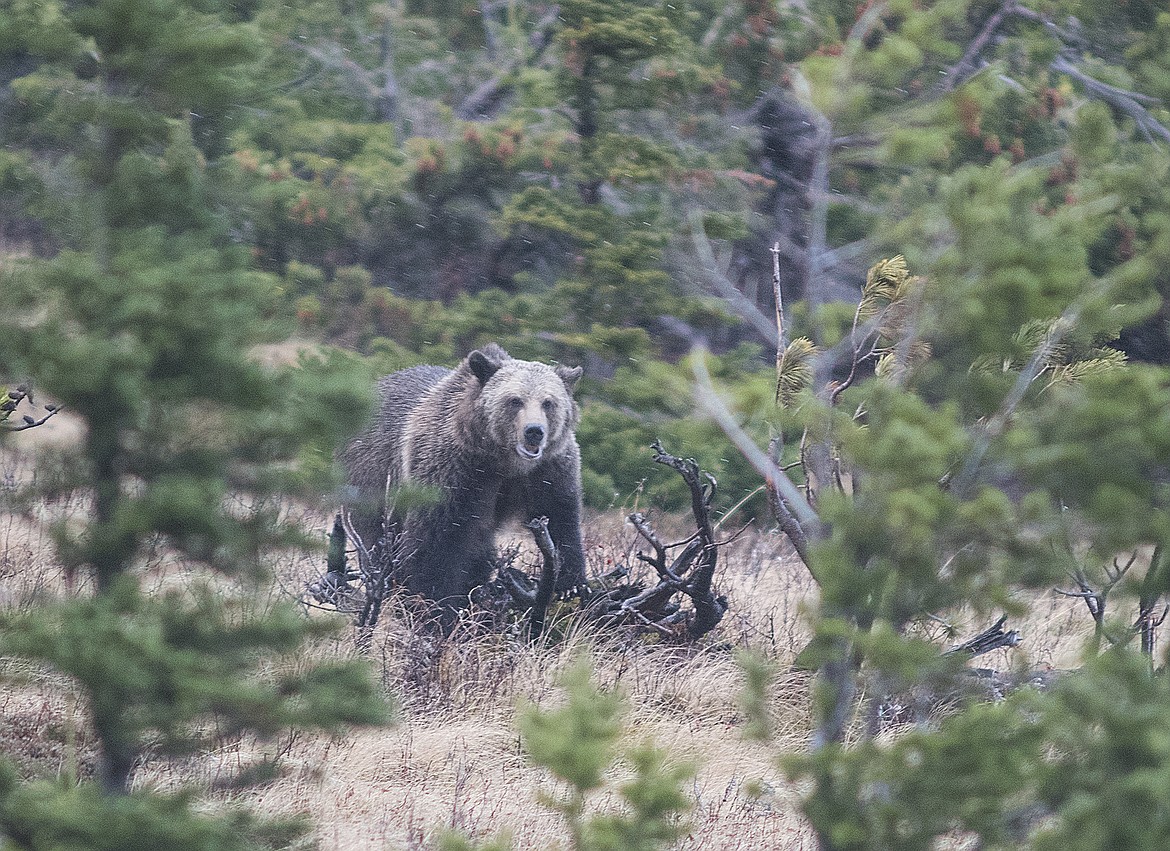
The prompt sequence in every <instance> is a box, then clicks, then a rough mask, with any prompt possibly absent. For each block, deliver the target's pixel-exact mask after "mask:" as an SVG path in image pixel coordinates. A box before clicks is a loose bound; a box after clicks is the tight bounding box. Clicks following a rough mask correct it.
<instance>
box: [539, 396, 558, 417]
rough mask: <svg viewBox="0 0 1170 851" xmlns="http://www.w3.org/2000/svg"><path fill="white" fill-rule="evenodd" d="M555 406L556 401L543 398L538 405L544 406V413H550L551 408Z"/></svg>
mask: <svg viewBox="0 0 1170 851" xmlns="http://www.w3.org/2000/svg"><path fill="white" fill-rule="evenodd" d="M556 406H557V403H556V402H554V401H553V400H552V399H545V400H544V401H543V402H542V403H541V405H540V407H542V408H544V412H545V413H546V414H551V413H552V412H553V408H555V407H556Z"/></svg>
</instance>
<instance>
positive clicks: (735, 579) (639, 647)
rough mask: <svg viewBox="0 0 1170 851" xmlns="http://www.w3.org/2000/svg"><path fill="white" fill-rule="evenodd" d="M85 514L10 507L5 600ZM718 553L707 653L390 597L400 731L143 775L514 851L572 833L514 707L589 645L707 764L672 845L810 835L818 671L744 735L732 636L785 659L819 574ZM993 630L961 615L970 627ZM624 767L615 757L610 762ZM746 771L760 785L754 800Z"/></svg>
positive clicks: (654, 728) (75, 731)
mask: <svg viewBox="0 0 1170 851" xmlns="http://www.w3.org/2000/svg"><path fill="white" fill-rule="evenodd" d="M66 425H67V424H66ZM51 438H52V436H51V435H48V436H47V437H45V438H42V439H43V440H51ZM30 470H31V467H30V465H29V464H28V461H27V459H26V458H24V457H22V456H20V455H18V454H16V453H15V452H14V451H13V450H12V449H11V448H8V449H4V450H0V483H3V482H5V481H7V482H8V487H9V488H11V486H12V484H13V483H15V482H17V481H27V480H28V479H29V477H30V475H31V473H30ZM84 510H85V505H84V502H83V501H82V500H80V499H68V500H63V501H59V502H57V503H54V504H51V505H50V504H40V505H35V506H33V507H32V509H31V511H30V512H29V513H28V514H27V515H18V514H16V513H13V512H8V513H0V609H4V610H11V609H13V608H19V607H23V606H28V605H30V604H32V603H33V602H34V601H36V600H38V599H46V598H50V597H53V596H57V595H60V594H67V593H81V592H84V589H78V588H71V587H68V585H67V583H66V582H65V581H64V578H63V575H62V571H61V569H60V567H59V565H57V564H56V562H55V561H54V559H53V556H52V548H51V539H50V536H49V533H48V527H49V524H50V523H51V522H53V521H58V520H62V519H64V520H68V519H69V518H70V517H71V516H79V515H80V513H83V512H84ZM301 520H302V522H304V523H305V524H307V526H309V527H310V528H316V529H321V530H324V529H325V528H326V526H327V524H326V522H325V518H323V517H319V516H316V515H314V514H313V513H312V512H308V511H303V512H302V515H301ZM586 543H587V549H588V553H589V558H590V562H591V564H590V569H591V570H594V571H603V570H606V569H608V568H609V567H612V565H613V564H615V563H627V562H629V561H630V557H631V554H632V550H633V549H634V548H635V547H636V542H635V536H634V533H633V530H632V529H630V528H629V527H628V526H624V525H623V523H622V520H621V518H620V516H617V515H603V516H598V517H594V518H592V519H591V520H590V523H589V526H588V528H587V530H586ZM725 556H726V558H725V562H724V564H723V565H722V567H721V574H720V578H719V581H720V590H721V591H722V592H723V593H726V594H727V596H728V597H729V599H730V603H731V609H730V612H729V614H728V615H727V617H726V618H725V619H724V622H723V623H722V624H720V626H719V628H718V630H717V632H716V633H715V634H714V635H713V636H712V638H711V640H710V641H707V642H705V643H704V645H703V647H702V648H699V649H690V650H688V649H682V648H676V647H656V646H648V645H646V644H645V643H642V642H629V641H627V642H622V641H619V640H616V639H612V638H611V639H610V640H607V641H601V640H599V639H598V638H597V637H596V636H595V635H591V634H590V633H589V631H588V630H586V629H583V628H580V627H576V628H574V627H572V626H571V625H570V628H569V630H568V635H567V637H566V638H564V640H562V641H559V642H557V643H548V644H543V645H539V646H535V647H533V646H528V645H526V644H524V643H522V642H519V641H516V640H512V639H508V638H505V637H501V636H499V635H480V636H478V637H472V638H465V639H464V640H460V641H446V642H440V643H436V642H435V641H434V639H433V638H427V637H426V636H425V634H424V633H422V632H421V631H420V630H418V629H414V628H412V626H411V624H410V620H409V617H408V616H407V610H406V609H405V608H403V607H397V606H392V607H391V608H390V609H389V610H388V611H387V613H386V616H385V617H384V618H383V621H382V624H381V626H380V627H379V629H378V632H377V634H376V635H375V637H374V641H373V646H372V649H371V651H370V659H371V664H372V665H373V666H374V667H375V670H376V673H377V675H378V676H380V677H381V678H382V681H383V683H384V684H385V687H386V690H387V692H388V693H389V694H391V695H394V696H395V697H396V698H397V699H398V700H399V701H400V703H401V704H402V717H401V719H400V721H399V723H398V724H397V726H395V727H393V728H391V729H386V730H368V731H359V732H355V733H352V734H350V735H347V736H345V737H342V738H337V739H333V738H329V737H325V736H315V735H308V734H295V735H292V736H289V737H286V738H283V739H280V740H277V741H271V742H256V741H251V740H244V741H240V740H229V741H221V742H217V743H216V745H215V746H214V747H212V748H209V749H208V751H207V752H206V753H203V754H201V755H199V756H198V757H196V758H191V759H186V760H163V759H158V760H151V761H148V762H147V764H146V765H144V766H143V768H142V769H141V770H140V771H139V773H138V775H137V778H136V782H138V783H140V784H150V785H154V786H157V787H160V788H174V787H177V786H181V785H182V786H188V785H195V786H197V787H199V788H203V789H206V790H208V791H207V796H208V799H209V800H210V801H225V800H228V801H238V802H245V803H247V804H249V805H251V806H254V807H255V808H256V809H258V810H260V811H261V812H266V813H270V814H292V813H307V814H308V815H310V816H311V817H312V819H313V822H314V824H315V825H316V828H315V830H316V836H317V839H318V840H319V844H320V847H321V848H323V849H359V848H360V849H368V848H395V849H414V848H429V847H433V846H434V842H435V837H436V836H437V834H438V833H439V832H441V831H443V830H446V829H456V830H461V831H464V832H467V833H469V834H471V835H473V836H481V837H482V836H490V835H495V834H497V833H500V832H504V831H507V832H510V833H511V834H512V836H513V839H514V842H515V846H516V847H517V848H520V849H528V848H548V847H550V846H552V847H555V846H557V845H558V844H559V845H562V846H563V843H564V841H565V834H564V830H563V825H562V824H561V822H560V820H559V818H558V817H557V816H555V815H554V814H552V813H550V812H549V811H548V810H547V809H545V808H543V807H541V806H540V805H539V804H538V803H537V799H538V794H539V793H540V792H541V791H542V790H543V791H554V790H555V787H554V786H553V785H552V784H551V781H550V779H549V778H548V777H547V776H544V775H543V774H542V773H541V772H539V771H537V770H534V769H533V768H531V767H530V766H529V765H528V764H527V763H526V761H525V758H524V755H523V754H522V752H521V750H520V745H519V740H518V737H517V734H516V732H515V727H514V723H513V721H514V715H515V712H516V710H517V707H519V706H521V705H524V704H527V703H536V704H541V705H548V704H551V703H555V702H556V701H557V700H559V699H560V693H559V690H558V688H557V681H558V677H559V675H560V674H561V672H563V671H564V670H565V668H566V667H568V665H570V664H571V663H572V661H573V660H575V659H577V658H579V657H580V656H581V655H585V656H587V657H588V659H589V660H590V663H591V665H592V667H593V670H594V671H595V674H596V680H597V681H598V682H599V683H600V684H601V685H602V686H604V687H607V688H609V687H616V688H618V689H620V690H621V691H622V692H623V693H624V694H625V696H626V701H627V705H628V710H627V718H626V720H627V730H628V735H627V738H628V741H629V743H630V744H635V743H639V742H641V741H643V740H646V739H653V740H654V741H655V742H656V743H657V744H658V745H659V746H661V747H664V748H667V749H668V750H669V751H670V752H671V753H672V754H676V755H677V757H678V758H679V759H686V760H690V761H692V762H693V763H694V764H695V766H696V768H697V773H696V776H695V779H694V782H693V784H692V785H691V787H690V793H691V795H692V797H693V802H694V809H693V812H692V815H691V819H690V823H691V830H690V835H689V836H688V838H687V839H686V840H685V841H684V842H682V843H681V846H680V847H682V848H687V849H700V848H701V849H755V848H785V849H801V848H812V847H813V840H812V836H811V832H810V830H809V829H808V826H807V825H806V824H805V822H804V821H803V820H802V818H801V817H800V815H799V812H798V793H797V790H796V789H795V788H794V787H793V786H792V784H790V783H789V782H788V781H787V780H786V779H784V777H783V775H782V774H781V773H780V771H779V770H778V769H777V767H776V764H775V755H776V752H777V751H778V750H784V749H790V750H791V749H800V748H802V747H803V745H804V743H805V741H806V736H807V731H808V711H809V710H808V701H807V695H808V682H807V679H806V678H805V677H804V676H803V675H800V674H795V673H785V674H782V675H781V676H780V678H779V681H778V682H777V684H776V688H775V694H774V701H773V703H774V715H775V722H776V730H777V737H776V742H775V744H774V746H772V747H767V746H763V745H760V744H756V743H751V742H747V741H745V740H744V739H743V737H742V735H741V730H742V723H743V718H742V715H741V712H740V709H739V706H738V700H737V695H738V692H739V691H740V688H741V684H742V677H741V674H740V672H739V669H738V666H737V664H736V661H735V658H734V656H733V649H739V648H749V649H752V650H754V651H756V652H758V653H761V654H763V655H765V656H766V657H768V658H770V659H771V660H773V662H774V663H775V664H776V666H777V669H778V670H780V671H787V670H788V669H789V668H790V666H791V662H792V661H793V659H794V657H795V654H796V653H797V652H798V651H799V649H800V648H801V647H802V646H803V644H804V642H805V641H806V640H807V632H806V627H805V621H804V618H803V617H802V609H803V607H805V606H808V605H809V604H810V603H812V602H814V600H815V598H814V587H813V585H812V582H811V580H810V579H809V577H808V575H807V572H806V571H805V570H804V568H803V566H802V565H801V564H800V563H799V562H798V561H797V560H796V559H795V557H794V556H793V555H792V554H791V550H790V548H789V547H788V546H787V545H786V544H785V542H784V541H783V540H782V539H781V538H779V537H778V536H777V535H775V534H768V533H761V532H749V533H747V534H745V535H743V536H742V537H740V538H739V539H737V540H736V541H735V542H734V543H733V544H731V545H730V546H729V547H728V548H727V549H726V551H725ZM271 566H272V568H273V571H274V573H275V582H274V584H273V586H272V588H271V589H270V592H269V593H270V596H271V597H272V598H275V597H279V596H283V595H288V594H297V593H299V592H300V589H301V588H302V587H303V584H304V583H305V582H306V581H308V580H310V579H312V578H314V577H315V576H316V575H317V573H318V572H319V570H320V567H321V558H320V557H319V556H307V555H304V554H295V553H281V554H277V555H274V556H273V563H272V565H271ZM144 569H145V570H146V571H147V572H148V573H149V575H150V576H152V577H154V580H153V584H152V583H149V582H148V586H149V587H154V586H156V585H162V584H165V583H167V582H170V581H182V579H183V572H182V568H181V567H179V566H176V565H174V564H171V563H170V562H169V561H168V560H167V558H166V556H165V554H164V553H156V554H154V557H153V560H152V561H151V563H150V564H148V565H147V566H146V567H145V568H144ZM312 616H315V617H319V616H323V615H321V614H319V613H314V614H313V615H312ZM984 625H985V624H982V623H974V622H968V623H964V624H962V625H961V627H960V632H962V633H963V634H964V635H968V634H971V633H973V632H975V631H978V629H979V628H981V627H982V626H984ZM1013 625H1015V626H1019V627H1020V628H1021V629H1022V630H1023V632H1024V635H1025V639H1026V641H1025V644H1024V645H1023V646H1022V647H1021V648H1019V649H1017V650H1015V651H1012V652H1011V653H1010V654H1009V653H1007V652H1004V653H1001V654H999V655H998V656H992V657H989V658H988V659H987V661H986V664H988V665H989V666H992V667H999V668H1005V667H1010V666H1013V665H1016V666H1031V665H1052V666H1054V667H1071V666H1072V665H1073V664H1075V661H1076V659H1075V652H1076V650H1075V648H1076V647H1078V646H1079V644H1080V639H1081V638H1083V636H1084V635H1085V634H1086V632H1087V631H1089V627H1090V623H1089V621H1088V618H1087V617H1086V616H1085V614H1084V612H1083V611H1082V609H1081V603H1080V602H1079V601H1076V600H1070V599H1067V598H1063V597H1057V596H1055V595H1046V596H1042V597H1040V598H1038V599H1036V600H1035V601H1034V602H1033V605H1032V607H1031V614H1030V616H1029V617H1028V619H1027V621H1026V622H1024V623H1020V624H1016V623H1013ZM968 627H969V630H968ZM353 652H354V651H353V649H352V641H351V640H350V637H348V636H342V637H341V638H339V639H337V640H335V641H333V642H322V643H320V644H319V645H317V646H316V647H315V648H313V649H312V650H311V651H310V652H309V653H308V654H307V658H306V659H302V660H299V661H294V662H291V663H290V664H305V663H307V662H309V661H313V660H317V659H322V658H326V657H330V656H339V655H349V654H352V653H353ZM0 666H3V667H0V670H2V671H3V673H5V674H7V675H13V676H15V680H13V681H10V682H8V683H6V685H5V690H4V693H3V696H2V697H0V749H2V750H4V751H7V752H9V753H15V755H16V758H17V759H18V760H19V766H20V769H21V771H22V772H23V773H24V774H25V775H26V776H42V777H43V776H58V775H63V774H64V775H69V776H78V775H81V776H85V775H86V774H88V773H89V772H90V766H92V762H93V751H92V743H91V742H90V740H89V738H88V736H87V732H86V729H85V723H84V707H83V706H79V704H78V700H77V697H76V695H75V694H74V693H73V692H72V691H71V690H70V687H69V684H68V682H65V681H63V680H62V679H61V678H59V677H56V676H54V675H52V674H50V673H48V672H45V671H41V670H37V669H35V668H31V667H27V666H26V667H19V666H18V665H17V663H14V662H12V660H7V661H5V660H2V659H0ZM276 756H279V757H280V760H281V765H282V767H283V768H282V773H281V774H280V776H279V777H278V778H277V779H276V780H274V781H272V782H270V783H268V784H266V785H262V786H260V787H255V788H250V789H248V790H246V791H225V789H224V787H225V786H227V785H228V782H229V780H230V777H231V776H232V775H233V774H234V773H236V772H238V771H239V770H240V769H241V768H244V767H246V766H248V765H251V764H254V763H256V762H257V761H259V760H262V759H267V758H272V757H276ZM622 770H623V769H622V766H621V765H619V766H617V767H616V768H615V772H616V773H617V775H618V776H620V774H621V772H622ZM749 785H750V786H756V787H760V786H762V788H764V789H765V790H766V793H765V794H764V795H763V796H762V797H760V796H757V795H752V794H749V793H748V791H747V787H748V786H749ZM595 803H596V805H597V806H598V807H605V806H607V805H608V804H610V803H611V800H610V799H609V798H608V797H607V793H602V794H601V795H599V796H598V800H597V801H596V802H595Z"/></svg>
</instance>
